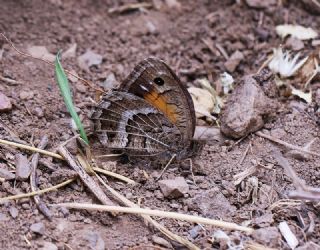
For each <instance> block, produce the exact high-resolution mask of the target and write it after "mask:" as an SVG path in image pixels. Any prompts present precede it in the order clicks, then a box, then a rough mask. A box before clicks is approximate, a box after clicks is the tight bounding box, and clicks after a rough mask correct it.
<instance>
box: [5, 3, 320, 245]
mask: <svg viewBox="0 0 320 250" xmlns="http://www.w3.org/2000/svg"><path fill="white" fill-rule="evenodd" d="M125 2H126V3H127V2H129V1H111V0H105V1H101V0H99V1H88V0H81V1H59V0H51V1H40V0H32V1H1V4H0V13H1V15H0V30H1V31H3V32H5V34H6V35H7V36H8V37H9V38H10V39H11V40H12V42H13V43H14V44H15V45H16V47H17V48H19V49H21V50H23V51H27V48H28V47H30V46H37V45H39V46H45V47H46V48H47V49H48V50H49V51H50V52H51V53H53V54H56V53H57V52H58V51H59V50H61V49H62V50H66V49H68V48H69V47H70V46H71V45H72V44H73V43H76V44H77V51H76V56H80V55H82V54H83V53H84V52H85V51H86V50H87V49H91V50H93V51H94V52H95V53H98V54H100V55H102V56H103V61H102V63H101V64H100V65H98V66H96V67H91V68H90V71H89V72H85V71H83V70H82V69H81V68H79V66H78V64H77V58H76V57H73V58H68V59H66V60H63V61H62V63H63V65H64V67H65V68H66V69H73V70H74V71H75V72H77V73H78V74H79V75H81V76H83V77H84V78H85V79H88V80H90V81H92V82H94V83H96V84H100V83H102V82H103V81H104V80H105V79H106V77H107V76H108V75H109V74H111V73H113V74H115V77H116V79H117V81H121V80H123V79H124V77H125V76H126V75H127V74H128V73H129V72H130V70H131V69H132V68H133V67H134V65H135V64H136V63H138V62H139V61H140V60H141V59H144V58H146V57H148V56H157V57H160V58H162V59H164V60H165V61H166V62H167V63H168V64H169V65H171V66H172V67H173V69H174V70H175V71H176V72H177V73H178V74H179V76H180V77H181V80H182V81H183V82H185V83H187V84H188V85H189V86H191V85H193V84H194V82H195V80H196V79H199V78H202V77H209V79H216V78H217V77H218V76H219V74H221V73H222V72H224V71H225V70H226V69H225V65H224V63H225V61H226V59H225V58H224V57H223V56H222V55H221V53H219V52H218V50H217V49H216V47H215V46H214V45H215V44H220V45H221V46H222V47H223V48H224V50H225V51H226V52H227V54H228V55H231V54H232V53H233V52H235V51H236V50H239V51H241V52H242V53H243V54H244V60H242V62H241V63H240V65H239V66H238V67H237V68H236V70H235V72H233V73H232V75H233V77H234V78H235V79H236V82H239V80H240V79H241V77H242V76H245V75H247V74H250V73H254V72H256V71H257V70H258V68H259V67H260V66H261V65H262V63H263V62H264V61H265V60H266V59H267V55H268V53H270V52H271V51H272V48H274V47H277V46H278V45H279V44H280V43H282V41H281V39H280V38H279V37H277V36H276V34H275V26H276V25H278V24H283V23H293V24H295V23H298V24H300V25H304V26H306V27H312V28H314V29H315V30H317V31H318V32H319V31H320V30H319V27H320V19H319V17H317V16H313V15H311V14H310V13H308V12H307V11H305V10H304V9H303V8H302V6H301V5H300V4H299V3H297V2H298V1H296V2H295V1H292V2H291V1H290V3H288V4H287V5H285V6H274V7H268V8H265V9H260V10H259V9H253V8H249V7H248V6H246V5H245V4H236V3H235V1H216V0H214V1H205V0H202V1H191V0H183V1H182V0H181V1H180V2H181V3H182V6H181V8H180V9H175V8H168V7H165V6H164V7H163V8H161V9H156V8H151V9H148V10H147V11H131V12H127V13H122V14H118V13H115V14H108V10H109V9H110V8H111V7H115V6H117V5H122V4H124V3H125ZM131 2H132V1H131ZM156 2H161V1H156ZM146 23H149V26H147V25H146ZM150 23H152V24H153V26H152V27H151V28H150ZM259 23H260V24H259ZM203 39H206V40H207V41H209V43H210V44H212V46H213V50H212V51H211V50H210V49H209V48H208V46H207V45H205V44H204V42H203ZM306 44H307V45H305V49H304V50H305V52H311V51H312V50H313V49H314V48H313V47H312V46H311V44H310V43H306ZM1 48H2V49H3V56H2V59H1V60H0V72H1V75H2V76H4V77H7V78H11V79H15V80H17V81H19V82H21V84H19V85H11V84H9V83H7V82H3V81H0V83H1V85H0V92H2V93H4V94H5V95H6V96H8V97H9V98H10V99H11V101H12V103H13V108H12V109H11V110H10V111H8V112H4V113H1V114H0V117H1V120H0V134H1V135H0V137H1V138H5V139H8V140H16V141H17V139H19V140H20V141H22V142H25V143H27V144H34V145H37V144H38V142H39V140H40V138H41V137H42V136H43V135H48V136H50V145H49V146H48V148H47V149H48V150H54V149H55V148H56V147H57V146H58V145H59V144H61V143H63V142H64V141H66V140H67V139H69V138H71V137H72V136H73V134H72V132H71V129H70V117H69V114H68V112H67V111H66V108H65V106H64V103H63V101H62V98H61V96H60V93H59V89H58V86H57V84H56V81H55V78H54V68H53V67H52V66H49V65H46V64H44V63H43V62H39V61H36V60H32V59H30V58H25V57H22V56H21V55H18V54H17V53H16V52H15V51H14V50H13V49H12V48H11V47H10V46H9V45H8V44H7V43H6V42H5V41H4V40H1V41H0V49H1ZM316 84H317V83H314V86H316ZM318 84H319V83H318ZM72 90H73V93H74V100H75V104H76V106H77V107H78V108H80V109H81V111H80V114H81V115H82V117H85V116H86V114H88V112H89V110H90V109H89V107H88V104H89V103H91V98H94V91H93V90H91V89H89V88H87V87H86V86H84V85H83V83H81V82H80V81H77V82H76V83H74V84H73V86H72ZM24 92H27V94H26V93H24ZM310 112H311V113H310ZM312 117H313V115H312V110H311V109H310V108H309V107H308V106H307V105H306V104H304V103H303V101H301V100H297V99H286V100H282V103H281V108H280V109H279V110H278V112H277V114H276V115H275V116H274V119H271V120H269V121H268V123H267V124H266V125H265V129H266V130H269V131H271V134H272V135H274V136H276V137H278V138H281V139H282V140H284V141H286V142H289V143H292V144H294V145H298V146H303V145H305V144H306V143H308V142H310V141H311V140H312V139H314V138H317V137H319V132H320V131H319V126H318V125H317V124H316V122H315V121H314V119H313V118H312ZM249 144H250V145H251V147H250V148H249V151H248V153H247V156H246V158H245V159H244V161H243V163H242V164H239V161H240V159H241V157H242V156H243V154H244V152H245V151H246V149H247V147H248V145H249ZM230 145H231V146H230ZM69 148H71V149H74V146H73V148H72V146H69ZM279 148H280V149H281V150H282V151H283V152H284V153H285V149H284V148H281V147H280V146H278V145H275V144H273V143H271V142H269V141H267V140H265V139H262V138H260V137H258V136H255V135H251V136H248V137H247V138H245V139H243V140H242V141H241V142H239V143H236V144H235V141H230V140H226V139H225V138H222V137H221V138H219V140H217V141H213V140H212V141H210V142H208V143H207V145H206V146H205V147H204V149H203V150H202V152H201V153H199V154H198V156H197V157H195V158H194V159H193V172H194V179H195V181H196V184H197V185H195V184H194V183H193V177H192V175H191V173H190V171H189V168H188V167H187V169H185V168H183V167H182V168H181V167H179V164H174V165H172V166H171V168H169V170H168V171H167V172H166V173H165V174H164V176H163V179H173V178H175V177H178V176H183V177H184V178H185V180H187V182H188V184H189V188H190V191H189V192H188V194H185V195H184V197H182V198H178V199H166V198H164V197H163V195H162V193H161V191H160V189H159V184H158V183H157V182H156V181H155V178H153V177H154V176H157V174H158V173H159V172H160V169H157V168H155V167H152V164H151V166H141V165H139V164H138V163H136V164H135V165H134V166H132V165H130V164H120V163H117V164H111V163H109V162H106V163H105V164H104V165H106V166H107V167H108V168H109V169H110V170H113V171H116V172H118V173H120V174H123V175H125V176H128V177H129V178H132V179H133V180H135V181H137V182H139V185H138V186H135V187H128V186H126V185H124V184H122V183H120V182H117V181H114V180H109V183H110V185H111V186H113V187H114V188H115V189H117V190H119V191H121V193H122V194H124V195H125V196H126V197H128V198H129V199H130V200H132V201H134V202H138V201H140V202H141V206H143V207H148V208H153V209H161V210H166V211H176V212H181V213H188V214H195V215H201V216H207V217H210V218H214V219H220V218H221V219H224V220H227V221H231V222H235V223H239V224H241V223H245V224H246V225H249V226H252V227H254V228H256V229H259V230H260V232H261V234H260V235H258V234H255V235H253V236H249V235H247V234H245V233H241V232H230V231H228V230H226V231H225V232H226V233H227V234H228V235H229V236H230V237H231V241H232V244H234V245H237V244H238V245H243V244H245V243H246V242H248V241H254V242H259V243H261V244H263V245H264V246H268V247H275V248H282V249H289V247H288V245H287V243H286V242H285V240H284V239H283V238H281V236H280V234H279V233H278V231H276V237H278V238H276V237H274V238H273V240H270V241H269V240H267V239H268V235H266V234H268V233H266V232H274V231H272V228H270V227H277V226H278V225H279V222H281V221H286V222H287V223H288V224H289V225H290V228H291V230H292V231H293V232H294V234H295V235H296V236H297V238H298V240H299V245H300V246H304V245H305V244H306V243H308V242H309V243H310V242H311V241H312V242H314V243H317V244H320V219H319V207H318V208H317V206H315V205H314V204H312V203H309V202H300V203H298V204H297V205H295V206H293V205H290V206H288V207H285V206H278V207H276V208H275V209H273V210H271V209H270V206H271V205H272V204H274V203H275V202H277V201H279V200H283V199H287V198H288V192H289V191H290V190H293V189H295V187H294V186H293V184H292V182H291V180H290V178H288V177H287V176H286V175H285V173H284V172H283V169H282V168H281V167H280V166H278V165H277V164H276V163H275V160H274V159H273V157H272V152H273V150H274V149H279ZM312 150H313V151H316V152H319V150H320V140H319V139H318V140H316V141H315V142H314V144H313V145H312ZM19 152H22V153H23V154H25V155H28V156H30V153H29V152H27V151H21V150H18V149H14V148H11V147H8V146H1V147H0V155H1V158H0V164H2V165H1V167H6V168H7V169H10V166H12V164H14V156H15V155H16V154H18V153H19ZM42 158H43V159H47V162H49V165H50V166H51V167H53V169H49V168H48V166H45V164H43V163H40V164H39V169H38V176H39V180H38V181H39V187H40V188H41V189H43V188H46V187H49V186H52V185H55V184H57V183H58V182H61V178H60V179H59V178H58V179H56V177H57V175H59V174H58V173H61V172H56V171H58V170H60V171H61V169H68V166H67V165H66V164H65V163H63V162H61V161H58V160H52V159H50V158H46V157H42ZM287 159H288V160H289V162H290V164H292V166H293V167H294V169H295V170H296V171H297V173H298V175H299V177H300V178H301V179H303V180H305V182H306V184H308V185H310V186H313V187H319V186H320V169H319V166H320V159H319V158H318V157H316V156H312V157H309V158H307V159H303V160H298V159H295V158H293V157H291V156H290V155H289V154H288V155H287ZM257 162H259V163H261V165H267V166H269V167H270V169H268V168H263V167H260V168H258V169H257V171H256V172H255V174H254V175H253V176H255V177H256V180H257V181H258V186H257V187H258V190H257V194H256V195H255V192H253V191H252V188H250V183H251V184H252V179H251V182H250V179H249V178H246V179H245V180H244V181H243V182H242V184H241V185H240V186H235V185H234V184H233V182H234V179H233V176H234V175H235V174H238V173H240V172H241V171H243V170H245V169H247V168H249V167H251V166H253V165H255V164H257ZM47 165H48V164H47ZM110 166H113V167H110ZM144 171H145V172H146V173H147V175H146V174H145V173H144ZM54 172H56V173H54ZM147 176H149V179H147ZM54 177H55V178H54ZM58 177H59V176H58ZM60 177H61V176H60ZM28 191H30V187H29V182H28V181H4V182H2V183H1V185H0V196H1V197H5V196H8V195H12V194H16V193H25V192H28ZM41 198H42V199H43V201H44V202H45V203H47V204H53V203H59V202H74V201H76V202H89V203H97V201H96V199H95V198H94V197H93V196H92V195H91V194H90V193H89V192H87V191H86V188H83V186H82V185H81V182H80V181H79V182H77V184H73V185H69V186H67V187H65V188H62V189H59V191H56V192H50V193H47V194H44V195H42V196H41ZM208 207H209V208H208ZM14 208H16V209H17V210H18V215H17V217H15V216H12V213H10V211H11V212H12V210H13V209H14ZM52 212H53V220H52V221H49V220H47V219H46V218H45V217H44V216H43V215H42V214H41V213H40V212H39V211H38V209H37V207H36V205H35V204H34V202H33V200H31V199H23V200H19V201H10V202H6V203H4V204H3V205H1V207H0V222H1V227H0V248H1V249H28V248H31V249H38V248H41V247H44V248H47V249H49V246H48V244H49V242H52V243H53V244H54V245H56V246H57V247H58V248H59V249H103V246H105V248H108V249H129V248H134V247H135V249H157V247H159V245H156V244H155V243H154V242H153V241H152V236H154V235H158V236H160V237H164V236H163V235H162V234H161V233H160V232H158V231H155V230H153V229H150V228H148V227H147V226H146V225H145V224H144V223H143V221H142V220H141V219H139V218H138V217H136V216H133V215H120V216H117V217H112V216H110V215H108V214H105V213H101V212H86V211H75V210H69V211H68V210H62V209H54V208H53V209H52ZM268 216H269V217H268ZM13 217H15V218H13ZM158 221H160V222H161V223H162V224H163V225H165V226H166V227H167V228H168V229H170V230H172V231H173V232H175V233H177V234H179V235H180V236H183V237H186V238H188V239H189V240H190V241H192V242H194V244H196V245H198V246H199V247H200V248H202V249H203V248H208V249H209V248H211V247H212V248H219V247H220V248H222V249H223V248H224V249H226V248H228V247H227V245H226V244H223V243H220V244H219V243H217V242H216V243H214V244H213V245H212V244H211V243H210V242H209V239H210V238H211V236H212V235H213V233H214V232H215V231H216V230H217V228H214V227H210V226H204V227H199V226H197V225H194V224H192V223H187V222H181V221H175V220H169V219H158ZM37 222H42V223H44V225H45V229H44V232H43V234H37V233H34V232H32V231H31V230H30V226H31V225H32V224H34V223H37ZM312 223H314V225H313V224H312ZM310 225H311V226H310ZM312 225H313V226H314V228H312ZM310 227H311V229H310ZM264 228H267V229H266V231H265V232H263V230H261V229H264ZM261 235H262V236H261ZM164 238H165V237H164ZM275 239H276V240H275ZM167 240H168V239H167ZM170 242H171V244H172V245H173V247H174V248H176V249H180V248H181V246H179V245H177V243H175V242H173V241H170ZM52 247H53V246H52V245H51V248H50V249H55V248H54V247H53V248H52ZM229 247H230V246H229ZM313 249H314V248H313Z"/></svg>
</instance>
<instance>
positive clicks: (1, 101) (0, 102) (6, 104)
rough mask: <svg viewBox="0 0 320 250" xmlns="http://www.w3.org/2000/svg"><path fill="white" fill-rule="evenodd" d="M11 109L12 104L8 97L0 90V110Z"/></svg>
mask: <svg viewBox="0 0 320 250" xmlns="http://www.w3.org/2000/svg"><path fill="white" fill-rule="evenodd" d="M11 109H12V104H11V101H10V99H9V98H8V97H7V96H6V95H4V94H3V93H1V92H0V112H5V111H9V110H11Z"/></svg>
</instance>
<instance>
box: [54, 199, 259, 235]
mask: <svg viewBox="0 0 320 250" xmlns="http://www.w3.org/2000/svg"><path fill="white" fill-rule="evenodd" d="M57 205H58V206H64V207H67V208H77V209H87V210H100V211H111V212H120V213H130V214H144V215H150V216H157V217H165V218H171V219H177V220H183V221H188V222H192V223H199V224H206V225H212V226H215V227H222V228H225V229H228V230H238V231H243V232H246V233H249V234H250V233H253V231H254V230H253V229H252V228H249V227H245V226H239V225H238V224H235V223H232V222H225V221H221V220H213V219H208V218H204V217H199V216H195V215H188V214H180V213H176V212H166V211H161V210H153V209H145V208H139V207H119V206H104V205H96V204H83V203H61V204H57Z"/></svg>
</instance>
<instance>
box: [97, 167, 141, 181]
mask: <svg viewBox="0 0 320 250" xmlns="http://www.w3.org/2000/svg"><path fill="white" fill-rule="evenodd" d="M92 169H93V170H94V171H95V172H97V173H102V174H105V175H108V176H110V177H114V178H117V179H118V180H121V181H123V182H126V183H127V184H132V185H135V184H137V183H136V182H135V181H134V180H131V179H129V178H128V177H125V176H123V175H120V174H117V173H114V172H111V171H108V170H105V169H102V168H98V167H93V168H92Z"/></svg>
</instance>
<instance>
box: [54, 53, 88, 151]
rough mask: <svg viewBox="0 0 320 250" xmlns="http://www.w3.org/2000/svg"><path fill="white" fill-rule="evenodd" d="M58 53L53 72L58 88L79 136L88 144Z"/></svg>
mask: <svg viewBox="0 0 320 250" xmlns="http://www.w3.org/2000/svg"><path fill="white" fill-rule="evenodd" d="M59 55H60V53H58V54H57V56H56V61H55V72H56V78H57V81H58V84H59V88H60V91H61V94H62V97H63V100H64V103H65V104H66V106H67V109H68V111H69V113H70V115H71V117H72V119H73V120H74V122H75V124H76V125H77V128H78V130H79V132H80V136H81V138H82V139H83V141H84V142H85V143H86V144H87V145H89V140H88V137H87V135H86V132H85V131H84V129H83V125H82V123H81V121H80V118H79V116H78V114H77V112H76V110H75V108H74V105H73V102H72V97H71V90H70V86H69V82H68V78H67V76H66V74H65V72H64V70H63V68H62V65H61V63H60V60H59Z"/></svg>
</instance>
